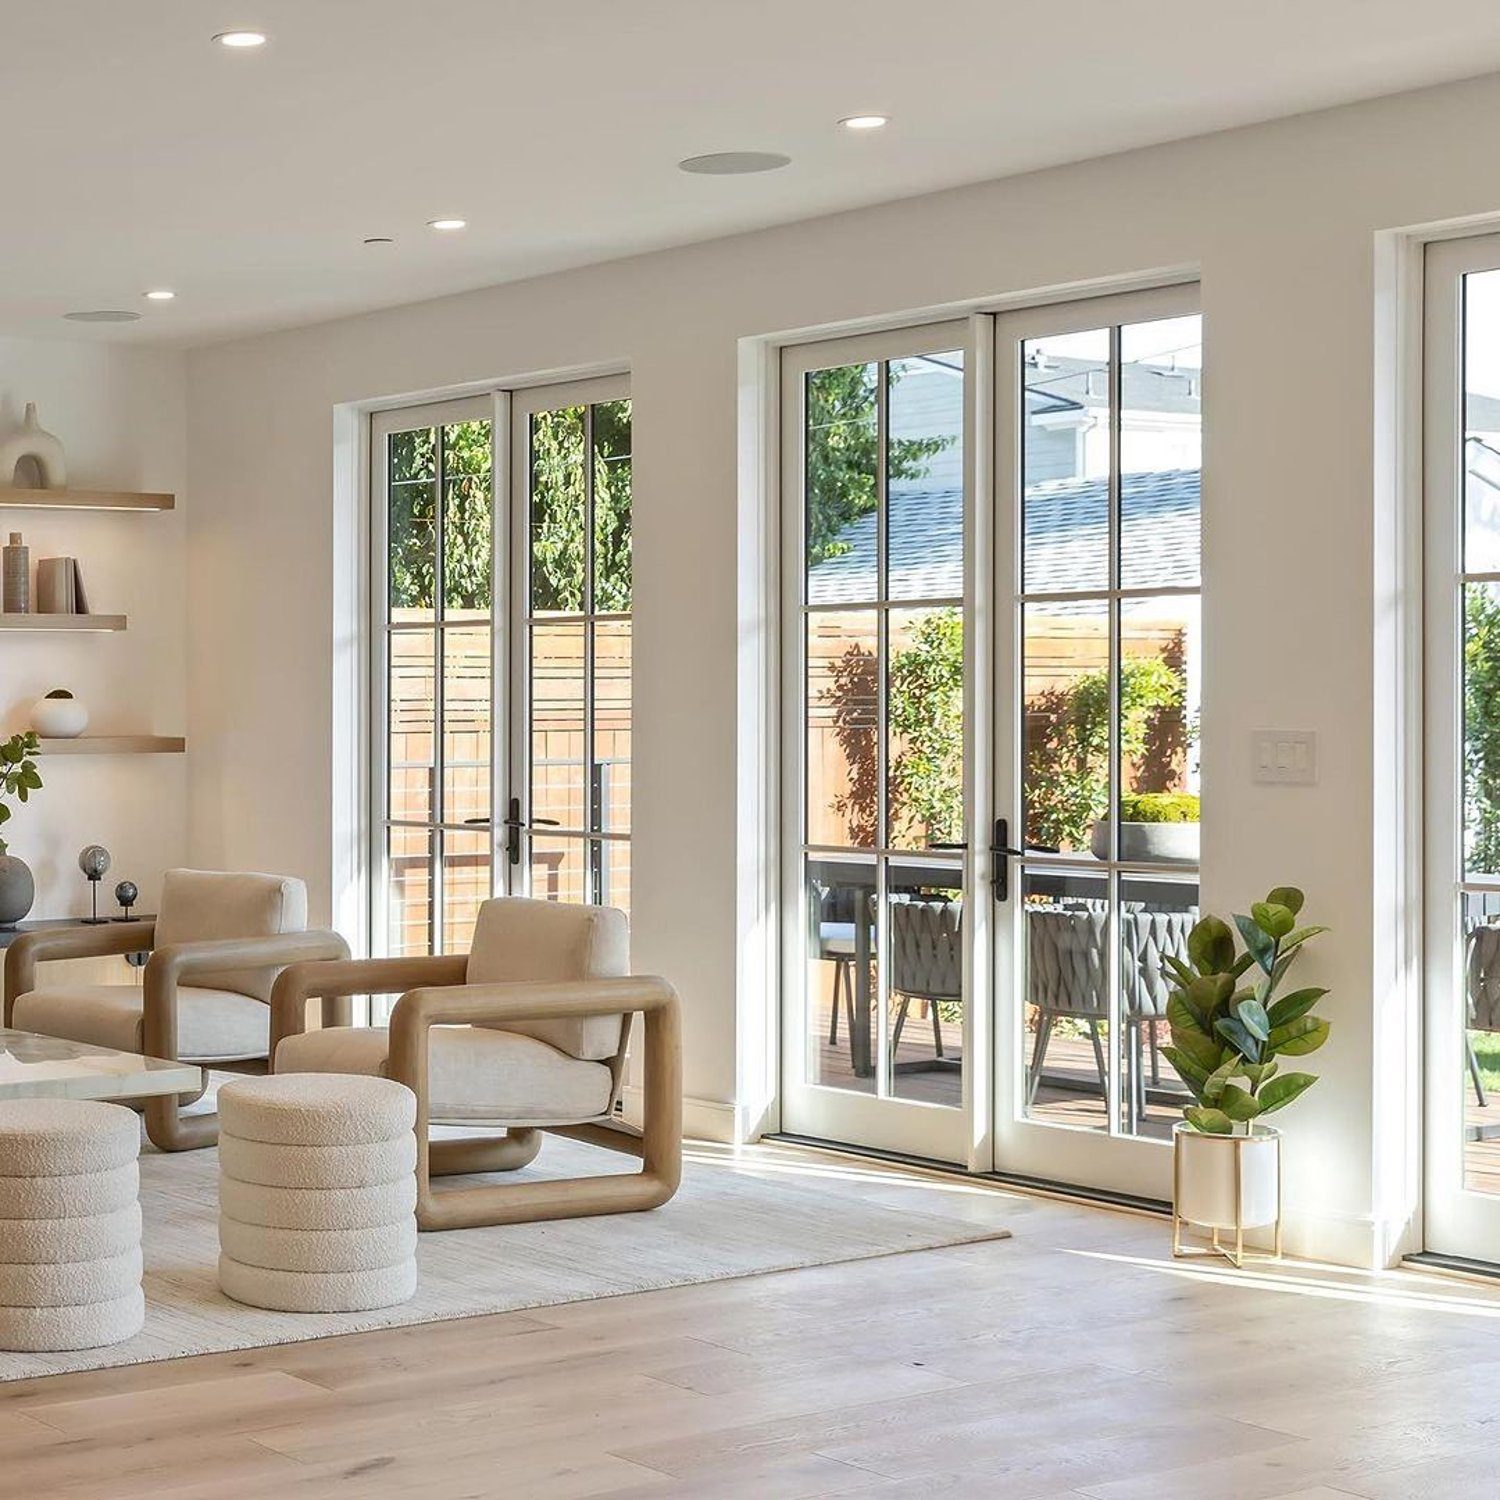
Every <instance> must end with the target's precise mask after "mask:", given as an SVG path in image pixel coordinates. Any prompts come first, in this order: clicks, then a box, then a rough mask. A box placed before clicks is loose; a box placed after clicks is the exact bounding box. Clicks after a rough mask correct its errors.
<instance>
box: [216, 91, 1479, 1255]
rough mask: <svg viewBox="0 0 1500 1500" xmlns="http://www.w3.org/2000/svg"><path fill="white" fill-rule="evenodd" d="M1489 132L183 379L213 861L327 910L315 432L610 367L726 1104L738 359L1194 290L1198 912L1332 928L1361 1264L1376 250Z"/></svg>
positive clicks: (1359, 135)
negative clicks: (1270, 753) (622, 382)
mask: <svg viewBox="0 0 1500 1500" xmlns="http://www.w3.org/2000/svg"><path fill="white" fill-rule="evenodd" d="M1497 125H1500V81H1497V80H1495V79H1486V80H1480V81H1476V82H1472V83H1466V84H1461V85H1455V86H1452V87H1447V88H1443V89H1438V90H1433V91H1430V92H1425V93H1420V94H1413V95H1408V96H1404V97H1400V98H1396V99H1391V100H1386V101H1379V102H1376V103H1373V104H1368V105H1360V106H1355V107H1352V108H1348V109H1343V110H1338V111H1333V112H1329V113H1325V114H1321V115H1315V116H1308V117H1304V118H1301V119H1296V120H1291V121H1285V122H1279V123H1275V124H1271V125H1266V126H1260V127H1256V128H1252V129H1247V130H1241V131H1236V132H1232V133H1228V134H1223V135H1218V136H1212V137H1206V138H1202V139H1198V140H1193V141H1187V142H1183V143H1179V144H1175V145H1169V146H1164V147H1159V148H1154V149H1151V150H1147V151H1140V152H1135V153H1131V154H1129V155H1123V156H1119V157H1114V158H1109V159H1103V160H1097V161H1093V162H1088V163H1084V164H1081V165H1077V166H1071V167H1065V168H1059V169H1054V170H1049V171H1046V172H1041V173H1038V174H1035V175H1031V176H1026V177H1020V178H1014V179H1010V180H1007V181H1002V182H996V183H990V184H986V185H982V186H977V187H973V188H968V189H962V190H958V191H953V192H946V193H943V194H939V195H935V196H932V197H928V198H924V199H917V200H909V201H906V202H900V203H894V204H889V205H886V206H882V207H877V208H873V209H869V210H864V211H860V212H856V213H850V214H844V215H840V216H837V217H832V218H827V219H823V220H818V221H812V222H807V223H801V224H796V225H791V226H788V227H784V228H779V229H774V230H770V231H766V232H763V233H758V234H753V235H746V236H741V237H737V238H732V239H726V240H721V241H717V242H714V243H709V244H704V245H699V246H696V247H691V248H687V249H682V250H676V251H670V252H665V253H661V254H656V255H652V256H648V257H644V258H641V259H636V260H631V261H626V262H617V263H613V264H607V265H601V266H598V267H595V268H590V269H585V270H582V271H577V272H571V273H568V274H565V275H560V276H556V277H551V278H546V279H541V280H536V281H531V282H527V283H522V284H515V285H509V286H500V287H496V288H493V289H490V290H486V291H481V292H475V293H471V294H466V295H463V296H459V297H454V298H449V299H445V300H441V301H436V302H430V303H426V304H423V305H418V306H411V307H405V308H400V309H396V310H393V311H389V312H384V313H379V314H375V315H371V316H366V317H361V318H356V319H350V320H347V321H342V322H338V323H333V324H328V325H325V326H321V327H313V328H307V329H302V330H297V331H291V332H287V333H283V334H278V335H274V336H268V337H262V338H258V339H252V340H246V341H242V342H238V343H234V344H229V345H225V346H222V347H217V348H212V349H207V350H204V351H201V352H199V353H196V354H194V355H193V356H192V357H191V361H190V373H191V380H190V392H189V403H190V407H189V409H190V432H191V444H190V477H191V482H192V486H193V492H194V507H193V511H192V515H191V546H192V557H193V567H192V571H191V578H190V584H189V588H190V594H189V611H190V618H191V620H192V621H193V631H192V634H191V638H190V684H191V702H192V707H193V730H194V735H195V742H196V749H195V754H194V757H193V762H192V780H191V830H192V841H193V850H194V854H195V857H196V858H198V859H200V860H203V861H204V862H207V863H223V864H234V865H251V866H261V867H269V868H276V869H285V870H291V871H296V872H298V873H301V874H304V875H306V876H307V877H308V879H309V881H310V883H311V886H312V890H313V892H314V901H315V904H316V906H317V907H318V908H319V909H320V911H321V912H326V910H327V909H328V907H329V903H330V900H331V899H332V898H333V895H334V893H333V892H331V890H330V875H329V871H330V846H331V840H332V829H331V824H330V806H331V804H332V794H333V789H334V776H335V770H334V765H333V755H332V752H331V749H330V745H331V736H332V731H333V725H332V722H331V711H330V702H331V693H330V681H331V676H332V671H333V665H332V664H333V659H334V648H335V642H334V634H333V632H334V624H333V621H332V618H331V611H330V602H329V601H330V579H331V577H332V576H333V573H334V568H335V559H334V557H333V556H332V546H333V540H332V539H333V536H334V526H333V519H332V516H333V506H332V498H331V497H332V491H333V458H332V454H333V431H334V424H333V411H334V407H335V406H336V405H337V404H339V403H347V402H356V401H363V400H366V399H370V398H379V397H388V396H391V395H395V394H398V393H402V392H425V391H429V390H434V389H439V388H443V387H448V386H451V385H454V384H457V383H462V382H470V381H481V380H503V379H505V378H508V377H515V376H520V375H524V374H525V373H527V372H539V371H548V370H559V369H564V368H569V367H585V366H597V365H599V364H606V363H618V364H620V365H628V366H629V367H630V369H631V371H632V384H633V391H634V396H635V403H636V425H635V466H636V467H635V483H636V497H637V498H636V557H637V590H636V596H637V600H638V603H637V609H636V632H637V634H636V641H637V646H636V651H637V656H636V660H637V664H638V665H637V677H636V700H635V708H636V723H637V735H636V742H635V776H634V790H635V828H636V839H635V849H634V865H635V868H634V881H633V885H634V916H635V947H636V959H637V963H638V964H639V965H640V966H641V967H643V968H646V969H658V970H660V971H662V972H664V973H666V974H669V975H670V976H671V977H672V978H673V979H674V980H675V981H676V982H677V984H678V985H679V986H680V988H681V990H682V992H683V995H684V997H685V1000H686V1005H687V1016H688V1019H687V1057H686V1082H687V1089H688V1092H689V1094H690V1095H691V1096H693V1097H694V1098H696V1099H698V1100H702V1101H708V1102H710V1103H716V1104H719V1105H721V1106H727V1105H729V1104H731V1103H732V1102H734V1101H735V1100H736V1098H737V1091H738V1092H739V1094H740V1095H743V1093H744V1087H743V1086H742V1084H741V1082H740V1080H739V1077H738V1069H739V1067H740V1065H741V1063H742V1062H746V1061H748V1060H749V1059H748V1058H746V1057H744V1056H742V1053H743V1052H744V1051H745V1049H746V1047H747V1045H748V1044H747V1043H745V1042H744V1041H743V1040H737V1038H738V1039H743V1038H745V1037H748V1036H752V1035H754V1034H756V1028H755V1026H754V1025H750V1026H741V1027H740V1028H739V1029H738V1030H737V1027H736V1010H735V1007H736V978H737V974H738V973H739V966H740V963H741V961H742V958H743V957H744V950H743V948H742V942H743V938H744V934H742V933H740V932H739V931H738V930H737V922H738V921H739V919H738V918H737V912H742V911H745V910H746V909H747V908H746V906H745V904H744V903H743V901H741V903H740V904H739V905H737V891H738V892H741V893H742V885H741V882H742V881H743V880H745V879H746V878H748V874H747V872H753V870H754V865H755V855H756V851H755V850H754V849H753V848H750V847H746V843H747V842H748V841H745V840H738V841H737V828H738V827H739V826H740V821H739V816H738V813H737V808H736V799H737V795H738V792H739V787H738V783H737V779H736V778H737V767H738V765H739V762H738V761H737V757H739V756H741V755H742V754H744V753H745V748H744V747H745V745H746V744H747V743H750V742H752V741H753V738H754V730H755V726H754V725H753V724H750V723H744V722H742V723H739V724H737V721H736V716H737V701H738V687H737V680H736V676H735V666H734V664H735V663H736V660H737V656H738V653H739V651H740V648H741V646H742V645H743V642H742V640H741V625H740V619H741V615H740V605H739V604H737V582H738V579H739V577H740V561H739V559H738V558H737V548H738V546H739V544H740V543H739V538H740V528H741V525H742V521H741V512H740V497H739V496H738V494H737V485H738V475H739V467H738V466H739V463H740V459H741V455H740V454H739V452H738V448H737V432H738V428H737V423H738V415H739V411H740V404H741V402H742V401H743V400H744V399H745V393H744V392H743V391H742V390H740V388H739V385H738V381H739V374H738V372H739V370H740V368H741V364H740V353H739V350H738V349H737V341H739V340H742V339H746V338H750V337H755V336H759V335H764V334H767V333H770V332H773V331H776V330H785V329H795V328H800V327H806V326H811V325H828V324H836V323H840V322H843V321H845V320H856V319H867V318H875V317H882V316H886V315H892V314H899V313H901V312H903V311H904V310H909V309H919V308H927V307H936V306H939V305H944V304H947V305H955V304H964V303H968V302H971V301H973V300H975V299H985V298H995V297H1005V296H1009V295H1011V294H1017V293H1023V292H1027V291H1030V290H1034V289H1041V288H1053V287H1065V286H1067V285H1069V284H1072V283H1084V282H1089V281H1094V280H1097V279H1099V278H1110V277H1117V276H1122V275H1127V274H1137V273H1150V272H1153V271H1157V270H1162V269H1166V268H1180V267H1197V268H1200V269H1201V275H1202V284H1203V307H1204V313H1205V336H1206V341H1207V378H1206V407H1205V410H1206V422H1207V429H1206V443H1205V508H1206V517H1205V538H1204V546H1205V570H1204V572H1205V584H1206V590H1205V620H1204V625H1205V636H1206V660H1205V671H1204V674H1203V675H1204V698H1205V709H1204V771H1203V787H1204V796H1205V815H1204V890H1205V898H1206V900H1207V902H1208V903H1209V904H1210V905H1211V906H1214V907H1219V908H1222V907H1224V906H1228V905H1230V904H1235V905H1239V904H1240V903H1243V902H1245V901H1247V900H1249V899H1251V898H1252V897H1255V896H1256V895H1258V894H1260V893H1262V892H1263V891H1264V890H1265V889H1266V888H1267V887H1269V886H1270V885H1272V884H1274V883H1277V882H1281V881H1286V880H1293V881H1296V882H1298V883H1300V884H1303V885H1305V886H1306V887H1307V888H1308V890H1309V892H1310V893H1311V905H1312V909H1313V911H1315V912H1316V915H1317V917H1318V918H1319V919H1321V920H1324V921H1327V922H1328V923H1330V924H1331V925H1332V927H1333V929H1334V931H1333V934H1332V935H1331V936H1330V937H1329V938H1328V939H1327V940H1326V942H1325V944H1324V946H1323V948H1322V952H1321V954H1320V955H1319V956H1318V957H1317V958H1316V960H1310V961H1309V965H1308V967H1309V972H1310V975H1311V971H1312V970H1313V969H1314V967H1316V969H1317V970H1318V973H1319V975H1320V976H1321V978H1322V979H1324V980H1325V981H1326V982H1327V983H1329V984H1331V985H1332V986H1333V987H1334V993H1333V996H1332V998H1331V1000H1330V1001H1329V1002H1328V1013H1329V1014H1330V1016H1331V1017H1332V1019H1333V1020H1334V1022H1335V1032H1334V1041H1333V1043H1332V1044H1331V1045H1330V1046H1329V1048H1328V1049H1327V1050H1326V1051H1325V1052H1324V1053H1322V1054H1321V1055H1320V1058H1319V1061H1320V1062H1322V1063H1323V1065H1324V1071H1325V1073H1326V1080H1327V1081H1326V1083H1325V1084H1324V1085H1323V1086H1322V1087H1320V1088H1319V1089H1317V1090H1315V1091H1314V1092H1313V1093H1312V1094H1310V1095H1308V1096H1307V1098H1306V1099H1304V1100H1303V1101H1302V1102H1301V1103H1300V1104H1299V1105H1298V1108H1297V1110H1296V1111H1295V1118H1293V1119H1291V1120H1290V1121H1289V1123H1290V1128H1291V1131H1292V1135H1293V1141H1294V1146H1295V1150H1294V1151H1293V1153H1292V1180H1291V1184H1290V1189H1289V1192H1290V1202H1291V1207H1292V1211H1293V1214H1294V1216H1295V1217H1296V1219H1297V1222H1298V1224H1299V1226H1301V1229H1302V1231H1303V1242H1304V1243H1306V1244H1311V1245H1316V1246H1320V1247H1322V1248H1328V1249H1332V1250H1334V1251H1335V1253H1344V1254H1349V1255H1351V1256H1352V1255H1354V1254H1356V1253H1378V1252H1375V1251H1372V1250H1370V1249H1369V1248H1368V1247H1370V1246H1375V1245H1378V1244H1383V1243H1384V1240H1383V1239H1382V1237H1381V1236H1382V1234H1384V1233H1386V1232H1388V1230H1389V1228H1390V1224H1392V1223H1397V1222H1398V1221H1399V1220H1400V1219H1401V1217H1402V1216H1403V1215H1405V1214H1406V1213H1407V1212H1408V1211H1409V1210H1410V1207H1411V1190H1410V1180H1409V1178H1407V1177H1401V1174H1400V1171H1399V1168H1400V1164H1399V1163H1398V1162H1396V1161H1395V1160H1394V1158H1392V1159H1390V1160H1387V1159H1386V1158H1385V1157H1384V1156H1378V1155H1377V1144H1376V1143H1377V1140H1380V1141H1386V1140H1389V1141H1392V1142H1399V1141H1400V1140H1401V1139H1404V1138H1409V1137H1410V1130H1409V1129H1408V1128H1407V1125H1404V1124H1402V1123H1401V1120H1402V1119H1407V1120H1408V1121H1409V1119H1410V1116H1409V1115H1407V1114H1406V1111H1407V1110H1408V1108H1409V1100H1407V1099H1406V1098H1404V1097H1399V1096H1394V1097H1393V1096H1392V1095H1391V1094H1389V1093H1385V1094H1382V1096H1381V1097H1380V1099H1379V1102H1378V1105H1377V1104H1376V1103H1372V1078H1373V1072H1374V1066H1375V1056H1376V1052H1375V1037H1374V1026H1373V1022H1372V1016H1373V1015H1374V1013H1375V1010H1376V1006H1377V1003H1384V1000H1385V996H1386V991H1387V989H1388V985H1389V978H1390V976H1388V975H1386V974H1384V973H1377V972H1376V954H1377V952H1378V951H1383V950H1381V949H1380V948H1379V941H1380V939H1379V934H1378V931H1377V920H1376V917H1377V912H1378V911H1379V909H1380V904H1381V902H1382V900H1383V899H1386V898H1387V896H1388V892H1387V891H1386V890H1385V889H1384V888H1383V887H1382V885H1381V884H1380V882H1378V881H1377V879H1376V874H1375V848H1376V839H1377V833H1378V832H1380V831H1381V829H1382V828H1383V824H1378V823H1377V820H1376V816H1375V807H1374V803H1375V786H1376V773H1377V770H1379V769H1380V762H1379V760H1378V759H1377V757H1378V756H1379V755H1381V754H1384V753H1386V752H1387V751H1388V748H1389V737H1388V736H1386V735H1385V734H1382V735H1381V736H1380V738H1379V740H1377V736H1376V724H1375V718H1374V708H1373V706H1372V705H1373V701H1374V699H1373V684H1374V682H1375V679H1376V674H1377V671H1382V672H1383V671H1384V666H1383V664H1379V663H1377V661H1376V656H1375V653H1376V645H1375V641H1376V635H1375V631H1374V628H1373V626H1372V620H1373V619H1374V616H1375V595H1374V588H1375V585H1374V579H1375V576H1376V566H1375V565H1376V559H1375V556H1374V553H1373V543H1372V534H1373V525H1374V517H1375V509H1376V505H1375V498H1374V496H1375V483H1374V480H1375V471H1374V460H1373V456H1372V455H1373V451H1374V447H1375V440H1376V427H1375V415H1374V413H1375V397H1374V389H1373V377H1372V370H1373V368H1374V360H1375V334H1374V329H1375V310H1374V306H1375V291H1376V283H1375V236H1376V234H1377V232H1378V231H1381V230H1383V229H1387V228H1390V227H1392V226H1400V225H1407V224H1414V223H1420V222H1427V221H1432V220H1437V219H1440V218H1446V217H1449V216H1460V215H1468V214H1476V213H1482V212H1487V211H1491V210H1495V209H1497V208H1500V186H1497V185H1496V182H1495V178H1494V173H1493V162H1492V155H1493V152H1492V142H1493V139H1494V135H1495V129H1496V127H1497ZM723 190H724V191H727V192H734V191H737V190H738V189H737V188H736V187H735V185H734V184H728V185H726V186H725V187H724V189H723ZM746 612H747V614H753V609H751V608H750V607H749V606H748V605H747V606H746ZM1267 727H1273V728H1283V727H1285V728H1304V729H1313V730H1316V731H1317V733H1318V740H1319V748H1320V754H1321V760H1322V766H1321V772H1322V774H1321V780H1320V782H1319V784H1318V785H1317V786H1316V787H1312V788H1264V787H1257V786H1255V785H1253V784H1252V783H1251V779H1250V754H1249V736H1250V733H1251V731H1252V730H1254V729H1256V728H1267ZM1386 816H1387V814H1386V812H1385V811H1384V810H1382V818H1384V817H1386ZM750 998H751V999H753V1000H757V1001H758V1000H759V999H760V998H761V997H760V996H759V994H758V993H757V994H755V995H752V996H751V997H750ZM1401 1062H1402V1060H1401V1059H1400V1058H1398V1059H1397V1064H1398V1067H1399V1065H1400V1064H1401ZM1377 1108H1378V1109H1379V1110H1381V1111H1385V1112H1386V1113H1385V1115H1384V1116H1383V1117H1382V1118H1380V1119H1377V1115H1376V1110H1377ZM1391 1111H1395V1112H1396V1113H1395V1114H1391V1113H1390V1112H1391ZM1392 1120H1395V1121H1396V1128H1394V1129H1393V1128H1392V1127H1391V1121H1392ZM1381 1149H1384V1148H1383V1147H1382V1148H1381ZM1377 1171H1378V1172H1379V1173H1380V1174H1382V1176H1381V1182H1380V1183H1379V1185H1378V1187H1379V1190H1378V1191H1377V1181H1376V1176H1377ZM1398 1177H1401V1180H1399V1181H1397V1180H1396V1179H1397V1178H1398ZM1377 1211H1379V1212H1382V1213H1384V1214H1385V1215H1386V1218H1387V1219H1388V1221H1389V1223H1387V1224H1385V1225H1381V1226H1377V1225H1376V1224H1375V1223H1374V1216H1375V1215H1376V1213H1377Z"/></svg>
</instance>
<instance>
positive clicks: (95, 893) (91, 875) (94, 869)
mask: <svg viewBox="0 0 1500 1500" xmlns="http://www.w3.org/2000/svg"><path fill="white" fill-rule="evenodd" d="M78 868H79V869H80V870H82V871H83V873H84V874H85V875H86V876H88V882H89V891H90V894H91V898H92V902H93V915H92V916H87V917H85V918H84V919H83V920H84V921H85V922H87V923H88V924H89V925H90V926H91V927H97V926H98V925H99V924H100V923H101V922H107V921H109V918H108V917H101V916H100V915H99V882H100V881H101V880H103V879H104V877H105V876H106V875H107V874H108V873H109V850H108V849H106V848H105V847H104V845H103V844H85V845H84V847H83V848H82V849H81V850H80V851H79V854H78Z"/></svg>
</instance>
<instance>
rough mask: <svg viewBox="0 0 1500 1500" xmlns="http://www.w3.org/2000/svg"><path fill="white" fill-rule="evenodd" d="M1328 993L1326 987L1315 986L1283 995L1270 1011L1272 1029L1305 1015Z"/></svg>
mask: <svg viewBox="0 0 1500 1500" xmlns="http://www.w3.org/2000/svg"><path fill="white" fill-rule="evenodd" d="M1327 993H1328V991H1327V990H1325V989H1318V988H1317V987H1314V988H1312V989H1306V990H1293V991H1292V993H1291V994H1290V995H1283V996H1282V997H1281V999H1280V1000H1278V1001H1277V1002H1276V1003H1275V1004H1274V1005H1273V1006H1272V1007H1271V1008H1270V1010H1269V1012H1268V1014H1269V1016H1270V1018H1271V1027H1272V1029H1273V1030H1274V1029H1275V1028H1276V1027H1278V1026H1285V1025H1286V1024H1287V1023H1288V1022H1289V1021H1295V1020H1296V1019H1297V1017H1298V1016H1305V1015H1306V1014H1307V1013H1308V1011H1310V1010H1311V1009H1312V1008H1313V1006H1315V1005H1316V1004H1317V1003H1318V1001H1319V1000H1321V999H1322V998H1323V996H1324V995H1326V994H1327Z"/></svg>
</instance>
